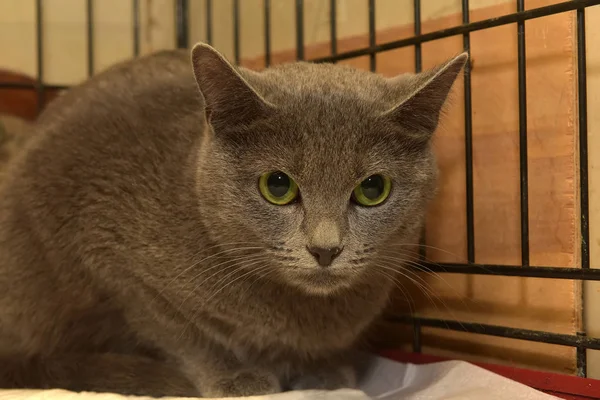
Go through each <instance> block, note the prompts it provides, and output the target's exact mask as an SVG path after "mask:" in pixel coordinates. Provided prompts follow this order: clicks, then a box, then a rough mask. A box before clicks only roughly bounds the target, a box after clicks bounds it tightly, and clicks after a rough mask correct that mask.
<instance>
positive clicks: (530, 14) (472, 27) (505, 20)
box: [311, 0, 600, 62]
mask: <svg viewBox="0 0 600 400" xmlns="http://www.w3.org/2000/svg"><path fill="white" fill-rule="evenodd" d="M598 4H600V0H572V1H565V2H563V3H559V4H553V5H550V6H545V7H539V8H534V9H531V10H527V11H523V12H516V13H513V14H507V15H503V16H501V17H496V18H490V19H485V20H482V21H477V22H472V23H470V24H463V25H460V26H455V27H452V28H448V29H442V30H439V31H435V32H430V33H425V34H423V35H417V36H413V37H410V38H407V39H401V40H395V41H392V42H388V43H383V44H379V45H376V46H369V47H365V48H362V49H357V50H352V51H348V52H345V53H339V54H337V55H335V56H328V57H321V58H316V59H313V60H311V61H314V62H334V61H340V60H347V59H349V58H356V57H361V56H366V55H369V54H373V53H379V52H383V51H388V50H393V49H397V48H400V47H406V46H414V45H416V44H419V43H425V42H431V41H432V40H436V39H442V38H447V37H450V36H455V35H461V34H464V33H467V32H475V31H480V30H482V29H486V28H494V27H497V26H502V25H507V24H513V23H516V22H520V21H527V20H530V19H535V18H541V17H547V16H549V15H554V14H559V13H562V12H566V11H573V10H577V9H581V8H585V7H590V6H595V5H598Z"/></svg>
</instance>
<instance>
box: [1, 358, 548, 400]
mask: <svg viewBox="0 0 600 400" xmlns="http://www.w3.org/2000/svg"><path fill="white" fill-rule="evenodd" d="M360 389H361V390H338V391H333V392H319V391H305V392H287V393H280V394H276V395H270V396H256V397H246V400H459V399H460V400H517V399H523V400H551V399H557V397H554V396H550V395H547V394H544V393H541V392H539V391H537V390H534V389H532V388H530V387H527V386H525V385H522V384H520V383H517V382H514V381H511V380H509V379H506V378H504V377H502V376H499V375H496V374H494V373H492V372H489V371H487V370H485V369H482V368H479V367H477V366H474V365H472V364H469V363H466V362H461V361H447V362H441V363H434V364H427V365H413V364H403V363H398V362H394V361H391V360H388V359H384V358H381V357H372V359H371V362H370V365H369V368H368V370H367V371H366V374H365V376H364V377H363V378H362V382H361V385H360ZM126 398H127V396H120V395H116V394H110V393H106V394H104V393H73V392H68V391H64V390H0V400H58V399H60V400H125V399H126ZM170 399H171V400H172V399H173V398H170ZM135 400H151V398H147V397H136V398H135ZM165 400H168V399H165ZM228 400H231V399H228Z"/></svg>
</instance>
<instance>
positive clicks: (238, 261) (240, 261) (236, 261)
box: [177, 254, 267, 311]
mask: <svg viewBox="0 0 600 400" xmlns="http://www.w3.org/2000/svg"><path fill="white" fill-rule="evenodd" d="M266 258H267V256H266V255H264V254H255V255H254V256H245V257H240V258H237V259H233V260H228V261H225V262H222V263H219V264H216V265H213V266H212V267H210V268H208V269H206V270H204V271H202V272H201V273H199V274H198V275H196V276H194V277H192V278H191V279H190V280H188V281H187V283H186V285H187V284H189V283H190V282H192V281H194V280H196V279H197V278H199V277H200V276H202V274H204V273H206V272H209V271H210V270H214V269H215V268H217V267H219V266H221V265H224V264H228V263H230V262H233V263H232V264H229V265H227V266H226V267H224V268H221V269H219V270H218V271H217V272H214V273H213V274H211V275H210V276H208V277H206V278H205V279H204V280H202V281H201V282H199V283H196V284H195V285H194V289H192V290H191V291H190V292H189V293H188V295H187V296H186V297H185V299H183V301H182V302H181V304H179V307H178V309H177V311H179V310H181V307H182V306H183V303H185V302H186V301H187V300H188V299H189V298H190V296H191V295H192V294H194V292H195V291H196V289H197V288H198V287H200V286H202V285H203V284H204V283H205V282H207V281H209V280H210V278H212V277H214V276H216V275H218V274H219V273H222V272H225V271H227V270H230V269H232V268H234V267H237V266H240V265H243V263H245V262H246V261H255V260H256V261H260V262H262V261H263V259H266ZM237 270H238V269H235V270H234V271H233V273H234V274H235V272H237ZM227 276H229V275H227Z"/></svg>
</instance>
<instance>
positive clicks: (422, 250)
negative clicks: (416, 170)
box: [413, 0, 427, 260]
mask: <svg viewBox="0 0 600 400" xmlns="http://www.w3.org/2000/svg"><path fill="white" fill-rule="evenodd" d="M413 10H414V14H413V19H414V25H415V36H419V35H420V34H421V0H414V2H413ZM421 55H422V53H421V43H417V44H416V45H415V73H419V72H421V71H422V70H423V60H422V57H421ZM426 229H427V228H426V227H425V226H423V229H422V230H421V238H420V239H419V244H420V246H419V256H420V257H421V260H425V258H426V256H427V249H426V247H425V244H426V243H425V242H426V241H427V231H426Z"/></svg>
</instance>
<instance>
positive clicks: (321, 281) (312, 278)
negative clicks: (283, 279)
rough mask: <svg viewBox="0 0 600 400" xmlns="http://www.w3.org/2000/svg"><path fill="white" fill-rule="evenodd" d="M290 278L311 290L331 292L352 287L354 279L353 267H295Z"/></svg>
mask: <svg viewBox="0 0 600 400" xmlns="http://www.w3.org/2000/svg"><path fill="white" fill-rule="evenodd" d="M291 272H292V274H291V276H290V278H291V279H292V281H293V282H294V283H295V284H296V285H298V286H301V287H303V288H305V289H306V290H307V291H309V292H317V293H330V292H333V291H336V290H339V289H341V288H345V287H350V286H351V285H352V282H353V281H354V279H353V275H354V274H352V269H351V268H343V267H336V268H331V267H327V268H323V267H316V268H294V269H293V270H292V271H291Z"/></svg>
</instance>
